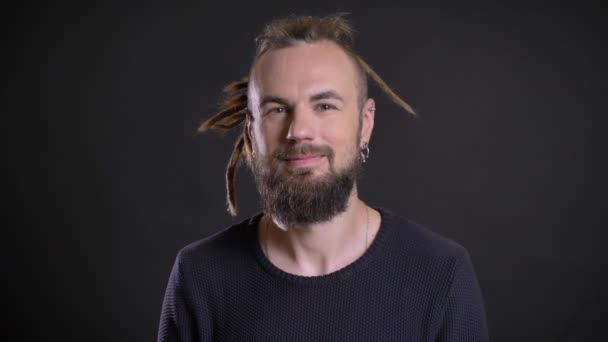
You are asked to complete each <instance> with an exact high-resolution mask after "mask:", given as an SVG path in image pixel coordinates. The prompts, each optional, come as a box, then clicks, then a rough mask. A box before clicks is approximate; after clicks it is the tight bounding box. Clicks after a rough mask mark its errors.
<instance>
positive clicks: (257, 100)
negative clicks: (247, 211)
mask: <svg viewBox="0 0 608 342" xmlns="http://www.w3.org/2000/svg"><path fill="white" fill-rule="evenodd" d="M357 79H358V78H357V74H356V69H355V66H354V65H353V62H352V61H351V59H350V58H349V57H348V55H347V54H346V53H345V52H344V51H343V50H342V49H340V48H339V47H338V46H337V45H335V44H334V43H331V42H327V41H322V42H317V43H312V44H307V43H300V44H298V45H295V46H293V47H289V48H283V49H279V50H273V51H269V52H267V53H265V54H264V55H262V56H261V57H260V58H259V59H258V60H257V62H256V63H255V65H254V67H253V69H252V73H251V77H250V80H251V81H250V86H249V87H250V88H249V105H250V110H251V112H252V116H253V120H252V121H251V122H250V125H249V131H248V133H249V134H250V137H251V138H252V143H253V149H254V151H255V154H256V157H255V159H254V163H253V171H254V174H255V176H256V184H257V185H258V189H259V190H260V193H261V195H262V200H263V202H264V203H265V209H266V210H267V211H270V212H271V213H273V214H275V216H278V218H279V219H282V220H283V221H284V223H285V224H293V223H314V222H318V221H323V220H327V219H330V218H331V217H333V216H335V214H337V213H339V212H341V211H343V210H344V209H345V206H346V200H347V199H348V195H349V194H350V192H351V190H352V187H353V184H354V180H355V179H356V175H357V174H358V171H359V169H360V163H361V161H360V158H359V150H360V147H359V146H360V141H361V140H362V141H364V142H367V141H369V137H370V135H371V130H372V128H373V119H374V117H373V112H372V111H369V110H368V108H369V107H370V106H372V105H373V100H368V101H367V102H366V104H365V106H364V107H363V116H362V117H360V113H361V111H360V108H358V102H357V100H358V98H357V96H358V85H357ZM311 201H313V202H316V203H317V204H315V203H312V205H313V206H312V207H311V206H310V205H311V204H310V203H309V204H308V206H307V203H308V202H311ZM275 202H276V203H275ZM323 203H324V204H323ZM277 205H278V206H282V207H283V208H282V209H281V208H278V209H277V208H276V206H277ZM319 207H323V208H319ZM277 211H290V213H286V212H282V213H281V212H277ZM285 221H286V222H285Z"/></svg>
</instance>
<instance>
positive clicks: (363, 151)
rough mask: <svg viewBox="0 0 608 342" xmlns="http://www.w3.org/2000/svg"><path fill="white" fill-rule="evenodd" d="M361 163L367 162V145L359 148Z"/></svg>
mask: <svg viewBox="0 0 608 342" xmlns="http://www.w3.org/2000/svg"><path fill="white" fill-rule="evenodd" d="M360 153H361V161H362V162H363V163H365V162H366V161H367V159H368V158H369V145H368V144H367V143H364V144H363V147H361V152H360Z"/></svg>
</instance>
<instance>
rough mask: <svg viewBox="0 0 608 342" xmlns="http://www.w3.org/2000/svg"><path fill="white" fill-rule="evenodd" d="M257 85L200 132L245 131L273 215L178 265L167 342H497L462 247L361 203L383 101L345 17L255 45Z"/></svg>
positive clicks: (243, 86)
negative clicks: (374, 92) (370, 87)
mask: <svg viewBox="0 0 608 342" xmlns="http://www.w3.org/2000/svg"><path fill="white" fill-rule="evenodd" d="M257 44H258V48H257V53H256V56H255V58H254V61H253V63H252V66H251V70H250V73H249V76H248V77H247V78H245V79H244V80H243V81H240V82H235V83H233V84H232V85H230V86H229V87H227V88H226V89H225V95H226V99H225V102H224V106H223V109H222V111H221V112H220V113H218V114H217V115H216V116H215V117H213V118H211V119H210V120H208V121H207V122H205V123H204V124H203V126H202V130H206V129H230V128H233V127H236V126H238V125H242V127H243V133H242V135H241V136H240V138H239V139H238V141H237V143H236V145H235V148H234V151H233V153H232V156H231V158H230V161H229V163H228V168H227V174H226V180H227V192H228V203H229V209H230V211H231V213H233V214H235V213H236V199H235V195H234V185H233V182H234V172H235V169H236V166H237V165H238V161H239V160H240V158H241V156H242V155H244V156H245V158H246V160H247V161H248V164H249V166H250V167H251V169H252V170H253V174H254V176H255V182H256V186H257V188H258V191H259V193H260V197H261V201H262V204H263V208H264V212H263V213H261V214H258V215H255V216H254V217H252V218H251V219H249V220H246V221H243V222H241V223H239V224H236V225H234V226H232V227H229V228H227V229H225V230H223V231H221V232H219V233H216V234H214V235H213V236H211V237H208V238H206V239H203V240H200V241H197V242H195V243H193V244H190V245H189V246H187V247H185V248H184V249H182V250H181V251H180V252H179V254H178V255H177V258H176V261H175V264H174V267H173V270H172V272H171V276H170V279H169V284H168V286H167V290H166V294H165V301H164V304H163V307H162V312H161V321H160V328H159V341H215V340H217V341H487V339H488V337H487V326H486V319H485V312H484V308H483V300H482V297H481V293H480V289H479V286H478V283H477V279H476V276H475V273H474V270H473V266H472V263H471V260H470V258H469V256H468V253H467V252H466V250H465V249H464V248H463V247H462V246H460V245H459V244H457V243H455V242H453V241H451V240H449V239H447V238H444V237H442V236H439V235H437V234H436V233H433V232H431V231H430V230H428V229H426V228H424V227H422V226H420V225H417V224H416V223H414V222H411V221H409V220H407V219H404V218H401V217H399V216H398V215H396V214H393V213H392V212H390V211H389V210H387V209H382V208H372V207H370V206H368V205H367V204H365V203H364V202H363V201H362V200H361V199H360V198H359V196H358V191H357V185H356V178H357V175H358V174H359V172H360V171H361V168H362V164H363V163H364V162H365V161H366V159H367V158H368V157H369V146H368V144H369V142H370V139H371V135H372V130H373V128H374V120H375V103H374V100H373V99H370V98H368V97H367V76H370V77H371V78H372V79H373V80H374V81H376V82H377V83H378V84H379V85H380V86H381V88H382V89H383V90H385V92H386V93H387V94H388V95H389V96H390V97H391V98H392V99H393V100H394V101H395V102H397V103H398V104H399V105H401V106H402V107H403V108H405V109H406V110H408V111H410V112H411V113H413V111H412V110H411V108H410V107H409V106H408V105H407V104H406V103H405V102H403V101H402V100H401V99H400V98H399V97H397V96H396V95H395V94H394V93H393V92H392V91H391V90H390V89H389V88H388V86H386V84H384V82H383V81H382V80H381V79H380V78H379V77H378V75H376V74H375V72H373V70H371V68H370V67H369V66H368V65H367V64H366V63H365V62H364V61H363V60H362V59H361V58H360V57H359V56H358V55H357V54H355V52H354V50H353V47H352V29H351V28H350V26H349V25H348V23H347V22H346V21H345V20H344V18H343V17H341V16H329V17H290V18H286V19H281V20H277V21H274V22H271V23H270V24H268V25H267V26H266V28H265V30H264V31H263V33H262V34H261V35H260V36H259V37H258V39H257Z"/></svg>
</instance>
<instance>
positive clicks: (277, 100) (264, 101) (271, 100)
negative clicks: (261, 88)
mask: <svg viewBox="0 0 608 342" xmlns="http://www.w3.org/2000/svg"><path fill="white" fill-rule="evenodd" d="M268 103H278V104H282V105H284V106H287V105H289V102H288V101H287V100H285V99H284V98H282V97H278V96H271V95H267V96H263V97H262V101H260V107H264V105H266V104H268Z"/></svg>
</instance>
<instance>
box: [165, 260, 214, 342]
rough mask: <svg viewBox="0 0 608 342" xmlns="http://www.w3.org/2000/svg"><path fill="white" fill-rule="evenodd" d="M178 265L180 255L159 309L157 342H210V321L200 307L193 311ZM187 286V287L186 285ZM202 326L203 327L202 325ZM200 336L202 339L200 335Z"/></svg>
mask: <svg viewBox="0 0 608 342" xmlns="http://www.w3.org/2000/svg"><path fill="white" fill-rule="evenodd" d="M185 275H187V272H184V270H183V265H182V253H181V252H180V253H178V255H177V257H176V259H175V263H174V264H173V269H172V270H171V275H170V276H169V281H168V284H167V288H166V290H165V298H164V301H163V305H162V308H161V314H160V324H159V328H158V341H159V342H161V341H162V342H169V341H180V342H186V341H188V342H189V341H211V340H212V331H211V326H212V325H211V324H210V323H209V321H210V319H209V317H208V315H205V314H204V313H205V312H207V310H201V309H202V308H196V309H194V306H195V305H193V302H192V296H191V292H190V291H189V290H188V285H189V284H188V281H187V279H188V278H186V277H185ZM190 285H191V284H190ZM203 325H204V326H203ZM201 334H204V335H206V336H202V335H201Z"/></svg>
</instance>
